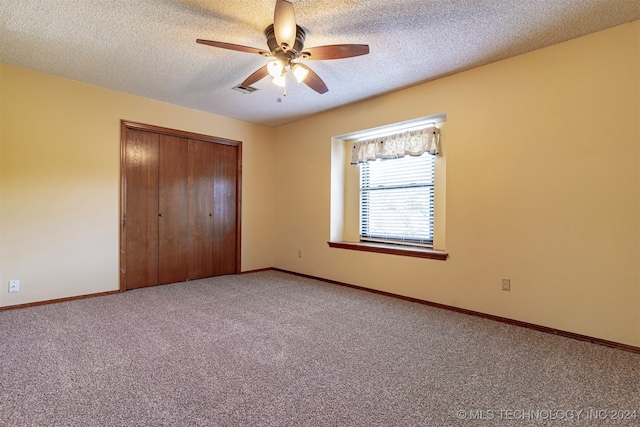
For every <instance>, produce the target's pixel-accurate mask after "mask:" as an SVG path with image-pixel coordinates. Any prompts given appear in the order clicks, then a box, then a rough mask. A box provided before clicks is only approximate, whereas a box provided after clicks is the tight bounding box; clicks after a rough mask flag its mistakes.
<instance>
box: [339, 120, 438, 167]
mask: <svg viewBox="0 0 640 427" xmlns="http://www.w3.org/2000/svg"><path fill="white" fill-rule="evenodd" d="M439 151H440V129H438V128H437V127H435V126H431V127H428V128H425V129H420V130H414V131H408V132H403V133H398V134H395V135H388V136H383V137H380V138H372V139H367V140H363V141H358V142H354V143H353V151H352V153H351V164H352V165H356V164H358V163H365V162H367V161H369V160H375V159H397V158H399V157H404V156H406V155H407V154H408V155H410V156H420V155H422V154H424V153H429V154H433V155H438V153H439Z"/></svg>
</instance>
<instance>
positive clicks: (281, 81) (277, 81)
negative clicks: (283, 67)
mask: <svg viewBox="0 0 640 427" xmlns="http://www.w3.org/2000/svg"><path fill="white" fill-rule="evenodd" d="M273 84H274V85H276V86H280V87H284V85H285V74H281V75H279V76H277V77H274V78H273Z"/></svg>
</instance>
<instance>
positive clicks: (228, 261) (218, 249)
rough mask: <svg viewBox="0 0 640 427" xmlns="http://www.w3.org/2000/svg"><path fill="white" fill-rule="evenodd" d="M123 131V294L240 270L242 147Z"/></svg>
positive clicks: (141, 129) (155, 131) (134, 128)
mask: <svg viewBox="0 0 640 427" xmlns="http://www.w3.org/2000/svg"><path fill="white" fill-rule="evenodd" d="M171 132H174V134H171ZM122 133H123V135H122V196H121V202H122V224H121V225H122V227H121V247H122V249H121V261H120V262H121V289H123V290H126V289H135V288H141V287H146V286H155V285H160V284H166V283H175V282H183V281H187V280H193V279H200V278H205V277H211V276H219V275H224V274H232V273H237V272H239V254H240V247H239V233H240V231H239V229H240V227H239V225H240V223H239V217H238V204H239V203H238V202H239V188H240V185H239V180H240V149H241V145H240V143H239V142H236V141H229V140H224V139H220V138H215V137H208V136H204V135H196V134H191V133H185V132H181V131H171V130H169V129H164V128H157V127H153V126H148V125H140V124H137V123H130V122H123V123H122Z"/></svg>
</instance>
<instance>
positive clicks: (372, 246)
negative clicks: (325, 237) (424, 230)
mask: <svg viewBox="0 0 640 427" xmlns="http://www.w3.org/2000/svg"><path fill="white" fill-rule="evenodd" d="M327 243H328V244H329V247H331V248H338V249H349V250H353V251H364V252H376V253H380V254H391V255H400V256H410V257H416V258H428V259H436V260H439V261H445V260H446V259H447V258H448V257H449V254H448V253H447V252H444V251H438V250H435V249H427V248H419V247H415V246H400V245H389V244H384V243H363V242H327Z"/></svg>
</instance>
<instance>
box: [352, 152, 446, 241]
mask: <svg viewBox="0 0 640 427" xmlns="http://www.w3.org/2000/svg"><path fill="white" fill-rule="evenodd" d="M434 176H435V156H434V155H432V154H429V153H424V154H422V155H420V156H409V155H406V156H404V157H401V158H398V159H378V160H375V161H369V162H367V163H361V164H360V240H361V241H373V242H384V243H399V244H404V245H417V246H427V247H432V246H433V212H434Z"/></svg>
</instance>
